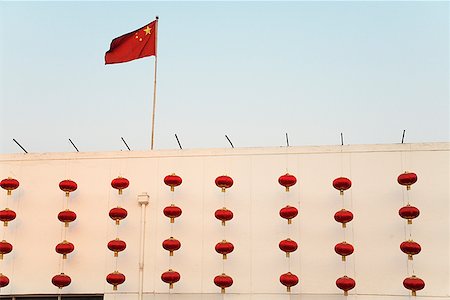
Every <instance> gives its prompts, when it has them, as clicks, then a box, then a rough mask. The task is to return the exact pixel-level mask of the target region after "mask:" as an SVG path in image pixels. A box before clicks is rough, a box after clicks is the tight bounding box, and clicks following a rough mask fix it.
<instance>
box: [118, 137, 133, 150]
mask: <svg viewBox="0 0 450 300" xmlns="http://www.w3.org/2000/svg"><path fill="white" fill-rule="evenodd" d="M120 138H121V139H122V142H123V143H124V144H125V146H126V147H127V149H128V151H131V149H130V147H128V144H127V142H125V139H124V138H123V137H120Z"/></svg>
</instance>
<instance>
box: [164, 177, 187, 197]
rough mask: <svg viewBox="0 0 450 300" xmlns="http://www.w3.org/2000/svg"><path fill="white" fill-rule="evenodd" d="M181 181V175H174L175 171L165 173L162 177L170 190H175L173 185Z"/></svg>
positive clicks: (177, 184)
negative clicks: (169, 173)
mask: <svg viewBox="0 0 450 300" xmlns="http://www.w3.org/2000/svg"><path fill="white" fill-rule="evenodd" d="M182 182H183V180H182V179H181V177H180V176H178V175H175V173H172V174H171V175H167V176H166V177H164V183H165V184H166V185H168V186H170V191H171V192H173V191H175V187H176V186H179V185H180V184H181V183H182Z"/></svg>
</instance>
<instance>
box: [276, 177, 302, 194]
mask: <svg viewBox="0 0 450 300" xmlns="http://www.w3.org/2000/svg"><path fill="white" fill-rule="evenodd" d="M278 183H279V184H281V185H282V186H284V187H285V188H286V192H289V187H291V186H293V185H294V184H296V183H297V178H295V176H294V175H291V174H289V173H286V174H285V175H281V176H280V178H278Z"/></svg>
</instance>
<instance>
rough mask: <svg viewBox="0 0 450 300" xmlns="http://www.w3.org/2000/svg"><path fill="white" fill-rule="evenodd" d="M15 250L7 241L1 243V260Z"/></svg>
mask: <svg viewBox="0 0 450 300" xmlns="http://www.w3.org/2000/svg"><path fill="white" fill-rule="evenodd" d="M12 249H13V246H12V245H11V244H10V243H8V242H7V241H5V240H3V241H1V242H0V259H3V254H8V253H9V252H11V251H12Z"/></svg>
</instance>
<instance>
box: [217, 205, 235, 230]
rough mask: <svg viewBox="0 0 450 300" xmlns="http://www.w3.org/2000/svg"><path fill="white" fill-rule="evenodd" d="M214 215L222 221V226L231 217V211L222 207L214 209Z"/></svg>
mask: <svg viewBox="0 0 450 300" xmlns="http://www.w3.org/2000/svg"><path fill="white" fill-rule="evenodd" d="M214 216H215V217H216V219H218V220H220V221H222V226H225V222H226V221H230V220H231V219H233V212H232V211H231V210H229V209H226V208H225V207H224V208H221V209H218V210H216V212H215V213H214Z"/></svg>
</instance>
